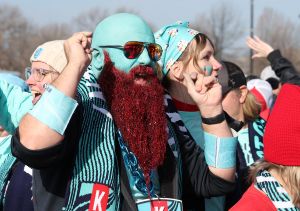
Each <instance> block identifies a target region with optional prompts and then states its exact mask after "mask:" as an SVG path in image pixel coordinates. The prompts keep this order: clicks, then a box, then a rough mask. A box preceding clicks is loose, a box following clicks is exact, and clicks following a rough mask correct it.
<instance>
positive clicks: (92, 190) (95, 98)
mask: <svg viewBox="0 0 300 211" xmlns="http://www.w3.org/2000/svg"><path fill="white" fill-rule="evenodd" d="M78 98H79V100H78V101H79V103H81V104H83V123H82V133H81V137H80V140H79V147H78V152H77V153H76V158H75V167H74V169H73V174H72V178H71V182H70V186H69V190H68V193H67V196H66V206H65V208H64V209H63V210H68V211H74V210H87V209H93V208H95V207H97V206H98V207H100V206H102V207H106V210H109V211H111V210H119V207H120V180H119V171H118V163H117V158H116V155H115V147H116V146H115V138H116V131H117V130H116V128H115V125H114V123H113V119H112V116H111V114H110V112H109V111H108V107H107V104H106V101H105V99H104V96H103V93H102V92H101V88H100V86H99V84H98V83H97V79H96V78H95V76H94V75H93V73H92V71H91V70H90V69H88V71H87V72H86V73H85V74H84V76H83V78H82V79H81V81H80V84H79V88H78ZM164 102H165V107H166V113H167V118H168V119H169V120H170V122H172V123H174V124H176V125H177V126H178V127H177V129H178V130H180V131H181V132H182V133H188V132H187V129H186V128H185V127H184V124H183V123H182V121H181V119H180V116H179V114H178V113H177V112H176V109H174V108H175V107H173V106H170V102H171V97H170V96H169V95H165V101H164ZM167 131H168V133H169V139H168V143H169V146H170V147H171V149H172V152H173V155H174V157H175V159H176V162H178V165H179V166H181V156H180V153H179V145H178V143H177V140H176V138H175V132H174V130H173V128H172V126H171V123H169V124H168V129H167ZM179 171H180V172H179V178H180V179H179V181H178V187H179V188H178V191H179V193H178V196H181V191H182V184H181V183H182V181H181V175H182V173H181V168H179ZM101 194H102V195H101ZM105 197H106V198H105ZM102 209H103V208H102ZM103 210H105V209H103Z"/></svg>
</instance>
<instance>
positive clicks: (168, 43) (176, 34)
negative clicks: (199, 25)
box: [154, 21, 199, 75]
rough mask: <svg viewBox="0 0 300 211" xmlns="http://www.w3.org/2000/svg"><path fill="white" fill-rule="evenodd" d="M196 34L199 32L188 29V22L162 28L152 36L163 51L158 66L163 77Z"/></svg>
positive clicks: (179, 22)
mask: <svg viewBox="0 0 300 211" xmlns="http://www.w3.org/2000/svg"><path fill="white" fill-rule="evenodd" d="M197 34H199V32H198V31H196V30H194V29H191V28H189V23H188V22H181V21H178V22H176V23H175V24H171V25H167V26H164V27H163V28H161V29H160V30H158V31H157V32H156V33H155V34H154V35H155V41H156V43H157V44H159V45H161V47H162V49H163V53H162V56H161V59H160V60H159V64H160V65H161V67H162V71H163V74H164V75H167V74H168V71H169V69H170V67H171V66H172V65H173V64H174V63H175V62H176V61H177V60H178V58H179V57H180V56H181V55H182V53H183V52H184V50H185V49H186V47H187V46H188V44H189V43H190V42H191V41H192V40H193V39H194V37H195V36H196V35H197Z"/></svg>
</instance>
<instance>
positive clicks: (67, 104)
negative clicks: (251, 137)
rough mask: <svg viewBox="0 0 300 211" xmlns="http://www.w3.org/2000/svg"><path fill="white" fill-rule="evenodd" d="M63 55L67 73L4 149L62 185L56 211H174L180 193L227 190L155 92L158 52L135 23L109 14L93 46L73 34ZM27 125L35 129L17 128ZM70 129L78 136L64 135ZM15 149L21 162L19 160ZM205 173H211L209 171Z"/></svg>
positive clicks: (224, 178)
mask: <svg viewBox="0 0 300 211" xmlns="http://www.w3.org/2000/svg"><path fill="white" fill-rule="evenodd" d="M65 52H66V54H67V58H68V64H67V66H66V67H65V69H64V71H63V72H62V73H61V74H60V76H59V77H58V78H57V79H56V80H55V81H54V82H53V84H52V85H49V84H48V85H46V86H45V89H46V91H45V93H43V95H42V96H41V98H40V100H39V102H38V103H37V104H36V105H35V106H34V108H33V109H32V110H31V111H30V112H29V113H28V114H26V115H25V117H24V118H23V119H22V121H21V123H20V127H19V129H18V131H17V134H16V135H15V136H14V138H13V146H12V150H13V153H14V155H15V156H16V157H18V158H23V160H24V162H26V163H30V164H31V166H33V167H35V168H46V169H48V168H50V172H51V171H52V173H53V172H55V175H56V176H57V177H56V176H55V177H43V179H45V180H50V181H51V180H53V182H54V180H56V179H58V178H59V175H65V176H66V175H67V176H68V178H70V180H69V182H68V186H67V191H66V190H62V191H66V195H65V198H66V200H65V202H66V203H65V205H64V207H63V209H64V210H68V211H69V210H76V209H82V210H87V209H90V210H97V209H98V210H100V209H101V210H124V211H125V210H151V207H152V208H153V206H154V209H158V210H162V209H165V208H166V206H168V209H171V208H172V210H179V211H180V210H182V203H181V201H180V200H181V198H182V193H183V192H184V190H183V189H193V190H194V191H195V192H196V194H197V195H198V196H199V195H205V196H210V195H215V194H224V193H226V192H227V191H229V190H233V188H234V183H233V182H231V180H230V178H232V175H231V174H227V175H224V174H220V176H218V174H217V173H216V175H217V176H216V175H214V174H212V173H211V172H210V171H209V169H208V166H207V163H206V161H205V159H204V153H203V151H201V149H200V148H199V147H198V146H197V145H196V144H195V142H194V140H193V139H192V137H191V136H190V134H189V132H188V131H187V129H186V128H185V126H184V124H183V122H182V121H181V119H180V116H179V115H178V113H177V111H176V109H175V108H174V106H173V104H172V100H171V97H170V96H169V95H168V94H166V93H164V90H163V87H162V86H161V84H160V82H159V80H158V78H157V77H156V74H157V73H158V72H157V71H156V69H155V68H156V67H157V64H156V62H157V61H159V59H160V58H161V55H162V48H161V46H160V45H157V44H156V43H155V40H154V36H153V33H152V31H151V29H150V27H149V26H148V24H146V23H145V21H144V20H142V19H141V18H140V17H138V16H135V15H132V14H126V13H121V14H115V15H112V16H110V17H108V18H106V19H104V20H103V21H102V22H100V23H99V24H98V26H97V27H96V30H95V32H94V33H93V38H92V40H91V34H90V33H88V32H81V33H76V34H74V35H73V36H72V37H71V38H69V39H68V40H67V41H66V42H65ZM90 58H92V60H91V62H90ZM89 62H90V65H89V66H88V67H87V68H86V66H87V64H88V63H89ZM210 79H212V78H210ZM210 82H212V81H210ZM210 82H209V81H208V83H210ZM187 85H192V81H191V80H190V81H188V82H187ZM190 87H191V86H190ZM194 96H195V99H196V98H197V97H199V96H200V97H201V94H199V93H195V95H194ZM75 99H76V101H77V102H74V101H75ZM77 107H78V109H76V108H77ZM45 109H46V110H47V111H49V112H45ZM50 111H51V112H50ZM77 112H80V113H79V114H80V115H79V119H78V121H77V124H76V126H78V127H79V128H80V129H77V127H76V129H75V130H76V131H75V130H74V128H73V127H72V125H69V122H70V119H71V117H72V116H74V115H75V114H78V113H77ZM207 117H209V116H207ZM208 121H209V120H208ZM32 125H34V127H35V130H32V131H28V130H26V128H29V127H31V126H32ZM70 131H71V133H75V132H80V135H79V136H76V135H74V137H73V138H67V137H64V135H65V133H67V132H70ZM41 140H42V141H41ZM216 144H217V142H216ZM229 144H231V143H229ZM74 145H75V148H76V149H74ZM215 146H217V145H215ZM24 148H26V150H25V151H27V156H30V157H27V158H26V157H24V153H22V150H24ZM23 152H24V151H23ZM29 152H30V153H29ZM45 153H46V154H47V156H45ZM64 155H68V156H67V157H68V159H65V160H64V163H65V164H66V165H68V168H65V169H57V168H56V163H55V162H57V159H58V158H61V157H62V156H64ZM72 155H74V158H73V156H72ZM220 156H222V155H220ZM217 162H219V160H217ZM214 166H216V171H215V172H218V163H215V164H214ZM211 168H212V167H210V169H211ZM70 169H71V171H72V172H69V174H67V173H66V172H68V170H70ZM221 171H222V170H221ZM183 174H187V175H183ZM48 175H50V174H48ZM183 181H185V182H183ZM43 182H44V181H42V183H43ZM183 183H184V184H188V183H190V184H189V185H183ZM64 185H66V184H65V183H64V184H62V187H64ZM224 187H225V188H224ZM162 197H167V198H168V199H165V198H162ZM54 203H55V202H52V204H54ZM165 210H166V209H165Z"/></svg>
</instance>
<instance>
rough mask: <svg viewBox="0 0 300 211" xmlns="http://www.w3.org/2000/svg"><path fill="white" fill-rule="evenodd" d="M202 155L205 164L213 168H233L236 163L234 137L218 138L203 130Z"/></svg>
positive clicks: (235, 142) (235, 139) (235, 141)
mask: <svg viewBox="0 0 300 211" xmlns="http://www.w3.org/2000/svg"><path fill="white" fill-rule="evenodd" d="M204 140H205V143H204V144H205V147H204V155H205V160H206V163H207V165H209V166H212V167H215V168H222V169H226V168H233V167H235V165H236V145H237V138H236V137H226V138H220V137H217V136H214V135H212V134H209V133H206V132H204Z"/></svg>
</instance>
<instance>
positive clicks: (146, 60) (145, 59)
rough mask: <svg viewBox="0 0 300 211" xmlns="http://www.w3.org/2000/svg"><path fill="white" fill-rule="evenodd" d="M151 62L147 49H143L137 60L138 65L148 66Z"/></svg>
mask: <svg viewBox="0 0 300 211" xmlns="http://www.w3.org/2000/svg"><path fill="white" fill-rule="evenodd" d="M151 62H152V60H151V59H150V56H149V54H148V51H147V48H146V47H145V48H144V50H143V52H142V53H141V55H140V56H139V58H138V63H139V65H149V64H151Z"/></svg>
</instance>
